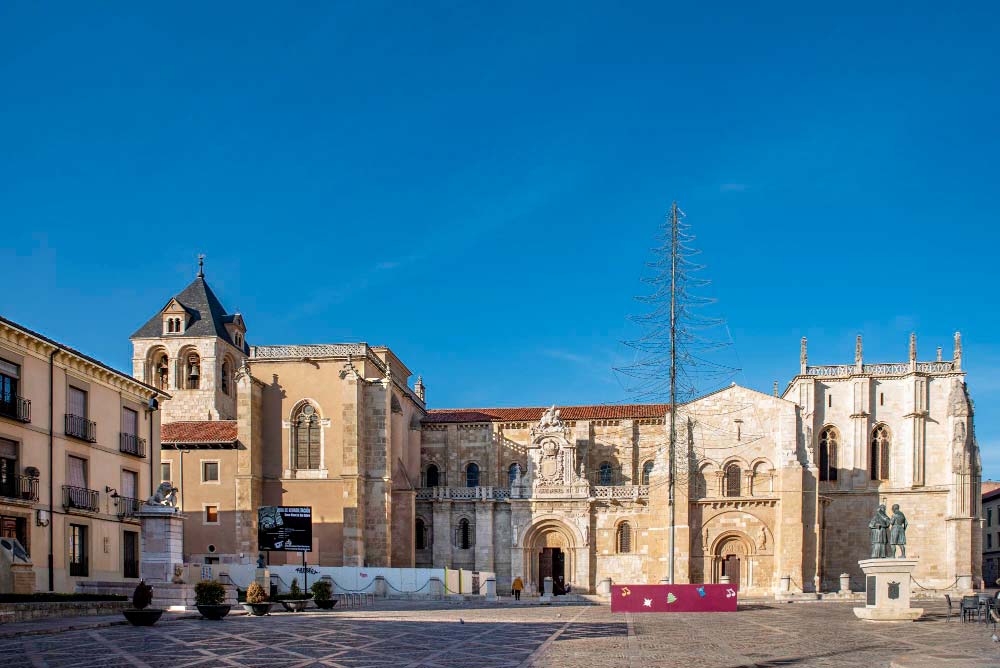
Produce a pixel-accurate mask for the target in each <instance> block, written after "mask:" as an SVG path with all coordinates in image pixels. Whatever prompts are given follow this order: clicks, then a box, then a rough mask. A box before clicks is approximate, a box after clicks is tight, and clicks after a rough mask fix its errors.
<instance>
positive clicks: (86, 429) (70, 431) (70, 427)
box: [66, 413, 97, 443]
mask: <svg viewBox="0 0 1000 668" xmlns="http://www.w3.org/2000/svg"><path fill="white" fill-rule="evenodd" d="M66 435H67V436H72V437H73V438H79V439H80V440H83V441H89V442H90V443H96V442H97V423H96V422H94V421H93V420H88V419H87V418H85V417H80V416H79V415H70V414H69V413H67V414H66Z"/></svg>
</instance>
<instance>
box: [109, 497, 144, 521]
mask: <svg viewBox="0 0 1000 668" xmlns="http://www.w3.org/2000/svg"><path fill="white" fill-rule="evenodd" d="M141 507H142V499H133V498H132V497H131V496H119V497H116V498H115V508H116V509H117V511H118V519H120V520H126V519H133V518H135V514H136V513H137V512H139V508H141Z"/></svg>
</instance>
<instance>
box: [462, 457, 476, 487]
mask: <svg viewBox="0 0 1000 668" xmlns="http://www.w3.org/2000/svg"><path fill="white" fill-rule="evenodd" d="M465 486H466V487H479V464H477V463H475V462H469V463H468V464H466V465H465Z"/></svg>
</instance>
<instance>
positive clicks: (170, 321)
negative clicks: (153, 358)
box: [163, 318, 184, 334]
mask: <svg viewBox="0 0 1000 668" xmlns="http://www.w3.org/2000/svg"><path fill="white" fill-rule="evenodd" d="M163 329H164V332H165V333H167V334H180V333H182V332H183V331H184V330H183V323H182V322H181V319H180V318H167V319H166V320H165V321H164V326H163Z"/></svg>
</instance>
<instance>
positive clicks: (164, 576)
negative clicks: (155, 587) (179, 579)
mask: <svg viewBox="0 0 1000 668" xmlns="http://www.w3.org/2000/svg"><path fill="white" fill-rule="evenodd" d="M135 516H136V517H138V518H139V519H140V520H141V521H142V560H141V569H142V579H143V580H145V581H146V582H151V583H152V582H172V581H173V579H174V569H175V568H178V567H183V566H184V519H185V516H184V515H182V514H180V513H179V512H177V508H175V507H173V506H167V505H151V504H149V503H145V504H143V506H142V507H141V508H140V509H139V512H137V513H136V514H135Z"/></svg>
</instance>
